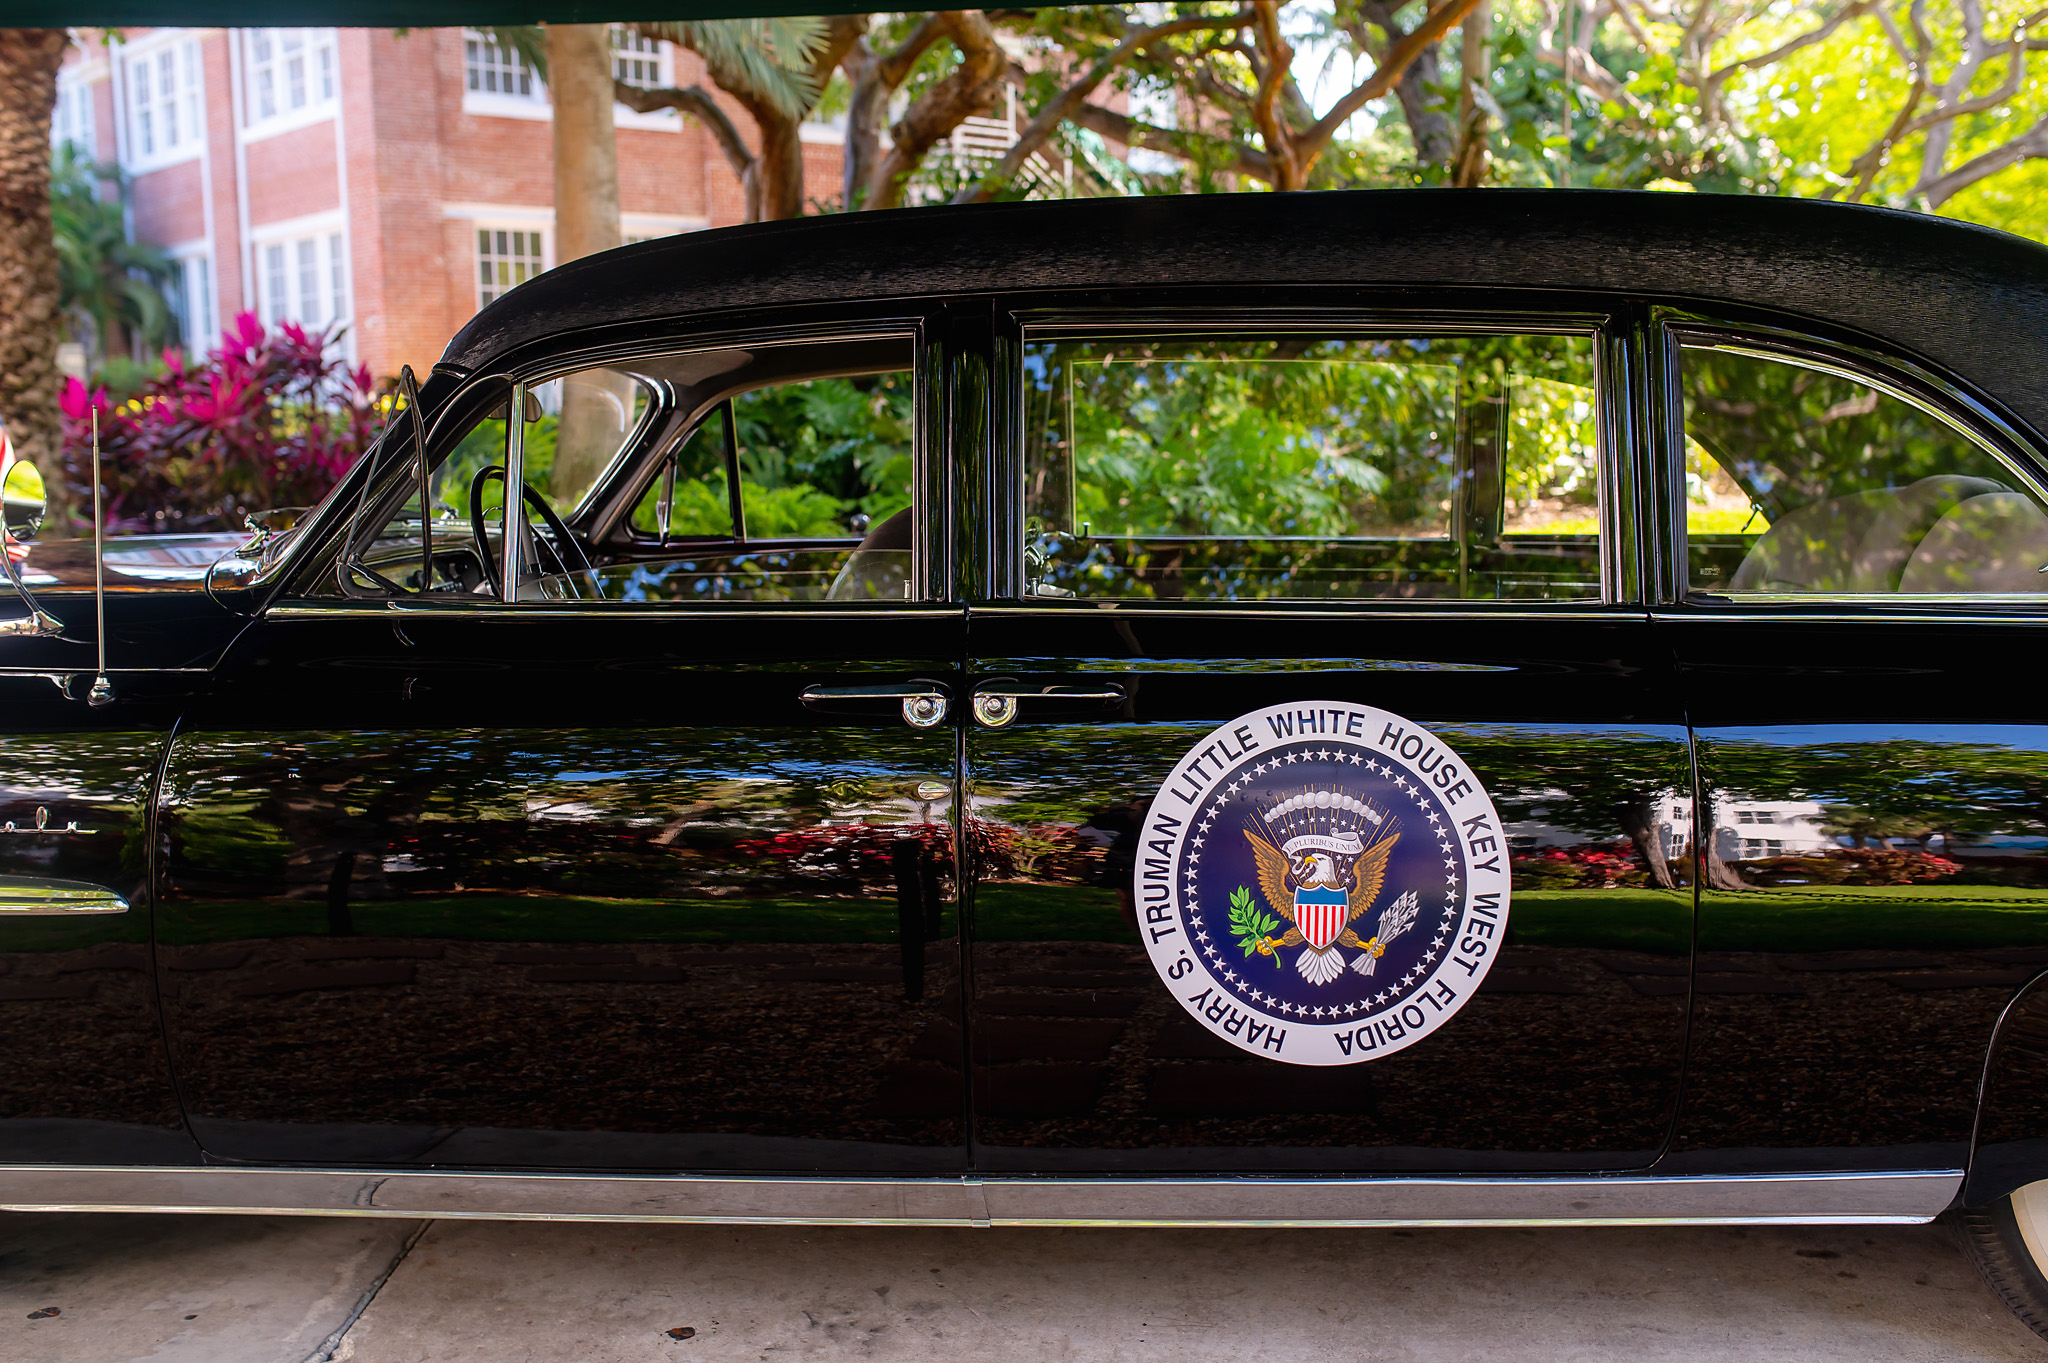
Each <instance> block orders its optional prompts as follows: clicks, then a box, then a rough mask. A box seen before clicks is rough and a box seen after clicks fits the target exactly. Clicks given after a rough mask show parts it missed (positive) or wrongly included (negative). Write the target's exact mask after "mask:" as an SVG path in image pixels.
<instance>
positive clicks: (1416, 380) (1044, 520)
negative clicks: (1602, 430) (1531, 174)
mask: <svg viewBox="0 0 2048 1363" xmlns="http://www.w3.org/2000/svg"><path fill="white" fill-rule="evenodd" d="M1024 389H1025V391H1024V398H1025V421H1026V449H1025V470H1024V473H1025V490H1024V492H1025V509H1026V516H1027V521H1026V527H1025V529H1026V535H1027V546H1026V555H1025V558H1026V579H1027V580H1026V585H1025V590H1026V593H1027V594H1028V595H1031V596H1034V597H1047V598H1054V599H1060V598H1077V599H1091V598H1092V599H1100V598H1117V597H1122V598H1147V599H1188V600H1204V601H1232V600H1269V599H1275V598H1307V599H1323V600H1328V599H1383V598H1403V597H1420V598H1432V599H1442V598H1462V599H1484V600H1497V599H1507V598H1516V599H1529V600H1588V599H1598V598H1599V597H1600V595H1601V580H1600V567H1599V565H1600V552H1599V548H1600V516H1599V470H1598V454H1597V451H1598V440H1597V438H1596V422H1595V411H1596V404H1595V394H1594V380H1593V343H1592V340H1591V338H1589V337H1584V336H1533V335H1530V336H1408V337H1356V336H1330V335H1320V336H1319V335H1286V336H1275V335H1271V334H1266V335H1246V336H1220V335H1208V336H1196V337H1186V336H1182V337H1172V336H1149V337H1148V336H1131V337H1121V338H1115V339H1102V338H1089V339H1075V340H1045V341H1035V342H1034V343H1031V344H1027V345H1026V347H1025V354H1024Z"/></svg>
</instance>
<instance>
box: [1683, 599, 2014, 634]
mask: <svg viewBox="0 0 2048 1363" xmlns="http://www.w3.org/2000/svg"><path fill="white" fill-rule="evenodd" d="M1806 599H1807V600H1808V601H1809V602H1813V601H1815V600H1817V598H1806ZM1899 599H1900V598H1898V597H1875V598H1873V597H1867V596H1856V597H1848V596H1844V597H1828V598H1826V603H1827V604H1830V605H1851V604H1853V605H1880V606H1883V605H1889V606H1892V607H1893V608H1894V613H1885V614H1879V613H1877V612H1871V613H1869V614H1854V615H1845V614H1843V613H1842V612H1840V611H1823V610H1814V609H1810V608H1809V609H1803V610H1802V609H1791V610H1786V611H1761V610H1742V609H1740V608H1739V607H1738V608H1735V609H1725V610H1723V609H1715V608H1713V607H1711V606H1705V605H1701V604H1700V603H1697V602H1693V603H1689V608H1688V609H1685V610H1674V609H1664V608H1660V609H1658V610H1655V611H1653V612H1651V615H1650V618H1651V619H1652V620H1655V621H1656V622H1657V623H1658V624H1662V625H1692V624H1724V623H1728V622H1731V621H1733V622H1739V623H1743V624H1750V625H1940V626H1943V627H1948V626H1952V625H1984V626H1997V627H1999V628H2010V627H2012V626H2014V625H2035V626H2040V625H2048V611H2040V612H2035V613H2030V614H2027V615H2000V614H1997V613H1996V612H1993V611H1986V610H1984V609H1982V608H1983V606H1984V605H1985V602H1986V599H1987V598H1985V597H1981V596H1973V597H1969V598H1967V599H1966V600H1960V601H1959V603H1958V604H1961V605H1965V606H1967V607H1972V608H1975V609H1965V610H1957V611H1954V612H1952V613H1949V612H1942V611H1939V610H1938V609H1930V610H1929V611H1927V612H1926V613H1924V614H1917V615H1916V614H1910V613H1907V612H1903V611H1897V609H1896V608H1897V606H1898V603H1899ZM1907 599H1909V600H1913V601H1918V600H1919V599H1920V598H1918V597H1911V598H1907ZM2043 604H2048V602H2044V603H2043Z"/></svg>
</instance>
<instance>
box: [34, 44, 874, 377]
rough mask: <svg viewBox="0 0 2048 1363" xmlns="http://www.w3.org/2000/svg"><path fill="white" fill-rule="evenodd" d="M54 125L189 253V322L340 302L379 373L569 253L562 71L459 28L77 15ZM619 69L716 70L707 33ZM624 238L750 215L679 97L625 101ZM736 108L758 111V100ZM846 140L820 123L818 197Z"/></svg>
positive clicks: (140, 223) (208, 325)
mask: <svg viewBox="0 0 2048 1363" xmlns="http://www.w3.org/2000/svg"><path fill="white" fill-rule="evenodd" d="M74 37H75V44H74V46H73V48H72V50H71V52H70V54H69V55H68V57H67V59H66V64H65V67H64V70H63V72H62V74H61V75H60V77H59V83H58V103H57V114H56V119H55V123H54V127H53V131H52V136H53V138H54V139H55V140H58V141H70V142H73V143H74V144H76V145H78V146H79V147H81V148H82V149H85V150H87V151H89V152H90V154H91V155H92V156H94V157H95V158H96V159H98V160H101V161H109V162H115V163H117V164H119V165H120V166H121V167H122V168H123V170H124V171H125V172H126V173H127V175H128V176H129V177H130V195H129V202H130V213H131V218H132V225H131V226H132V233H133V236H134V237H135V238H136V239H137V240H141V241H146V242H150V243H152V244H155V245H158V246H161V247H163V248H164V249H165V250H166V251H167V252H169V254H170V255H171V257H172V258H173V259H174V260H175V261H176V262H177V263H178V269H179V287H178V289H177V294H178V298H177V307H178V310H179V313H180V316H181V321H182V324H183V330H184V333H185V334H186V335H187V336H188V337H196V338H203V339H204V342H205V343H206V344H211V343H212V341H213V338H215V337H217V336H218V334H219V331H220V328H221V325H222V323H223V322H224V320H226V319H227V318H230V317H232V316H233V315H234V314H236V313H238V312H241V311H243V310H245V309H247V310H253V311H255V312H256V313H258V314H259V315H260V316H262V317H263V318H264V319H265V320H266V321H272V322H275V321H282V320H287V319H289V320H295V321H300V322H304V323H306V324H308V325H313V326H324V325H328V324H330V323H336V322H339V323H341V324H343V325H345V326H346V327H347V328H348V334H347V338H346V340H345V341H344V344H345V345H346V346H347V348H348V350H349V351H350V353H351V354H352V355H353V356H354V357H355V358H357V359H359V360H361V361H363V362H365V363H367V364H368V365H369V366H370V368H371V370H372V371H373V372H375V373H378V374H388V373H394V372H396V370H397V369H398V366H399V365H401V364H407V363H409V364H412V365H413V366H414V367H415V368H419V369H422V370H424V368H425V367H426V366H427V365H429V364H431V363H432V362H433V361H434V360H435V359H436V358H437V357H438V356H439V354H440V352H441V347H442V345H443V343H444V342H445V341H446V340H447V338H448V337H449V336H450V335H452V334H453V333H454V332H455V330H456V329H457V328H458V327H460V326H461V325H462V323H463V322H464V321H465V320H466V319H468V317H469V316H470V315H471V314H472V313H474V312H475V311H476V310H477V309H478V308H479V307H481V306H482V305H483V304H484V303H485V302H488V301H489V300H490V298H491V297H493V296H495V295H496V294H497V293H499V292H502V291H503V289H504V288H506V287H509V286H510V285H511V284H513V283H516V282H517V281H518V280H520V279H523V278H525V277H526V276H527V275H528V274H531V273H533V272H534V271H535V270H537V269H544V268H546V267H547V266H549V265H552V264H554V263H555V260H554V255H553V246H554V209H553V200H554V180H553V176H554V169H553V146H552V138H551V131H550V127H549V118H550V109H549V105H548V100H547V91H546V89H545V88H544V87H543V86H542V84H541V82H540V81H539V80H538V79H536V78H535V77H534V75H533V73H532V72H531V71H530V70H529V69H527V68H526V67H525V66H524V65H523V64H522V63H521V62H520V61H519V59H518V58H517V57H516V56H515V55H513V54H511V53H509V52H507V51H505V50H503V49H501V48H498V47H496V46H495V45H493V44H492V43H491V42H490V41H488V40H487V39H486V38H484V37H483V36H482V35H480V34H477V33H473V32H466V31H463V30H458V29H418V30H414V31H412V32H411V33H409V34H405V35H403V36H401V35H399V34H397V33H394V32H392V31H390V30H385V29H346V28H344V29H130V30H127V31H126V32H125V33H124V34H122V35H121V38H120V40H118V41H113V42H103V41H102V40H101V38H100V36H99V34H98V33H97V32H96V31H92V32H88V31H85V30H81V31H80V32H79V33H78V34H76V35H74ZM614 44H615V46H616V47H619V48H620V49H621V50H619V51H617V52H616V54H615V63H616V65H615V72H616V73H617V74H618V75H619V77H620V78H621V79H625V80H630V81H632V82H633V83H635V84H639V85H646V86H667V85H677V84H680V85H690V84H696V83H704V84H706V86H707V88H708V82H707V81H705V79H704V75H703V68H702V64H701V62H700V61H699V59H698V58H697V57H696V55H695V54H694V53H691V52H688V51H684V50H681V49H676V48H672V47H670V46H669V45H668V44H665V43H664V44H659V45H655V44H649V43H647V42H645V41H644V40H641V39H628V38H625V37H624V36H623V35H620V36H618V37H615V39H614ZM614 112H615V116H616V119H617V123H618V140H619V178H620V205H621V209H622V212H623V226H624V230H625V235H626V239H627V240H629V241H631V240H637V239H640V238H644V237H652V236H661V235H665V234H668V233H671V232H686V231H691V230H694V229H696V228H701V227H707V226H713V225H724V224H727V223H733V222H737V221H739V219H740V216H741V205H742V199H741V193H740V185H739V181H738V179H737V178H736V177H735V176H734V175H733V173H732V171H731V168H730V167H729V165H728V164H727V162H726V160H725V158H724V157H723V156H722V155H721V154H720V153H719V151H718V148H717V145H716V144H715V143H714V142H713V140H712V138H711V136H710V134H709V133H708V132H706V131H705V130H704V128H702V127H701V126H700V125H698V124H697V123H696V122H695V121H693V120H686V119H684V118H683V117H682V116H681V115H680V114H677V113H675V112H673V111H665V112H662V113H659V114H649V115H644V114H636V113H633V112H631V111H630V110H627V109H625V108H623V107H618V108H616V109H615V111H614ZM733 115H734V121H735V123H737V124H738V125H739V126H741V127H743V128H744V127H747V126H748V124H747V120H746V118H745V116H744V114H742V113H740V112H739V110H738V109H737V107H736V106H735V107H734V109H733ZM840 144H841V138H840V135H839V133H838V132H837V131H836V130H834V129H832V128H830V127H827V126H825V125H822V124H820V125H815V126H811V125H807V126H806V128H805V152H806V173H807V178H808V183H809V188H810V193H811V196H812V197H814V198H816V199H820V200H830V199H835V198H837V196H838V193H839V181H840V155H841V145H840Z"/></svg>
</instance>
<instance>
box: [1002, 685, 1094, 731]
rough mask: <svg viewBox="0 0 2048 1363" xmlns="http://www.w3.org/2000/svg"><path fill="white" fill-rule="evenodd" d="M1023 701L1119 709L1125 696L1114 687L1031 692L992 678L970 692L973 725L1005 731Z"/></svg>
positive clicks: (1013, 720)
mask: <svg viewBox="0 0 2048 1363" xmlns="http://www.w3.org/2000/svg"><path fill="white" fill-rule="evenodd" d="M1027 700H1041V701H1044V700H1049V701H1060V702H1064V703H1071V702H1079V703H1080V704H1083V705H1088V704H1095V705H1121V704H1123V702H1124V700H1125V692H1124V690H1123V688H1122V687H1120V686H1117V685H1115V684H1114V683H1098V684H1097V685H1095V686H1093V687H1092V688H1084V687H1080V686H1057V685H1055V686H1041V687H1037V688H1035V689H1034V688H1029V687H1025V686H1023V685H1022V684H1021V683H1019V682H1017V681H1015V680H1014V679H1012V678H1009V677H995V678H992V679H991V680H989V681H987V682H984V683H982V684H980V685H978V686H976V687H975V688H974V701H973V710H974V722H975V723H976V724H979V725H981V727H982V728H984V729H1001V728H1005V727H1007V726H1008V725H1010V724H1013V723H1015V722H1016V719H1017V711H1018V708H1019V704H1020V702H1023V701H1027Z"/></svg>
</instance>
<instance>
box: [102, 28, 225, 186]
mask: <svg viewBox="0 0 2048 1363" xmlns="http://www.w3.org/2000/svg"><path fill="white" fill-rule="evenodd" d="M117 60H118V62H119V67H118V70H119V72H120V80H121V89H122V95H123V100H122V103H123V105H124V106H125V107H126V109H127V111H128V119H127V122H128V137H127V143H128V145H127V148H126V158H125V161H124V164H125V166H126V168H127V169H128V170H129V171H131V172H138V173H139V172H143V171H151V170H160V169H162V168H163V167H165V166H172V165H176V164H178V163H179V162H181V161H189V160H191V159H193V158H194V157H196V156H198V155H199V154H200V153H201V152H202V151H203V150H204V149H205V147H206V76H205V72H204V71H203V70H202V69H201V62H200V58H199V40H198V39H197V38H194V37H190V36H188V35H186V34H185V33H184V32H183V31H182V30H175V29H174V30H170V31H168V32H166V33H165V34H163V35H161V36H159V35H157V34H151V35H149V36H148V37H146V38H142V39H139V40H137V41H136V42H135V43H133V44H132V45H130V46H129V47H128V48H127V49H125V50H124V51H122V52H121V53H120V56H119V57H118V59H117Z"/></svg>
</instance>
